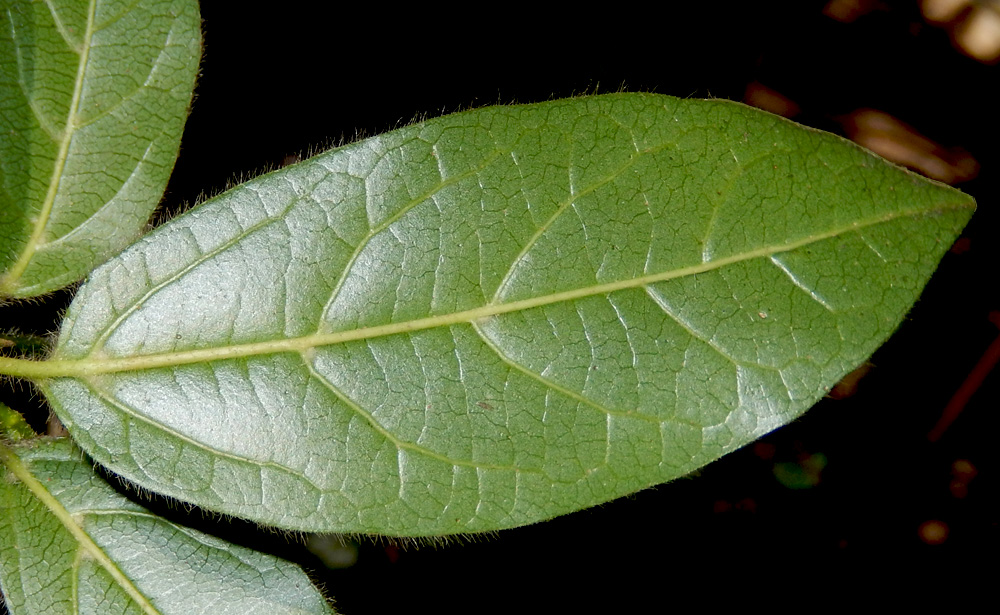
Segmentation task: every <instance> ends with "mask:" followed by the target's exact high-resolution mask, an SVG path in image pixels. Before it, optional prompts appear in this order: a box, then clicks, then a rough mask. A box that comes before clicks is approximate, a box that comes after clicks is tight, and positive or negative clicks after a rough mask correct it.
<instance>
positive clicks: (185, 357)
mask: <svg viewBox="0 0 1000 615" xmlns="http://www.w3.org/2000/svg"><path fill="white" fill-rule="evenodd" d="M968 208H969V206H968V204H966V203H955V204H949V205H941V206H939V207H936V208H933V209H909V210H904V211H896V212H891V213H889V214H886V215H883V216H879V217H875V218H872V219H869V220H865V221H861V222H854V223H851V224H848V225H845V226H841V227H837V228H835V229H832V230H830V231H826V232H823V233H817V234H813V235H809V236H807V237H803V238H801V239H799V240H796V241H792V242H787V243H783V244H780V245H771V246H764V247H761V248H757V249H755V250H749V251H747V252H742V253H739V254H734V255H730V256H727V257H724V258H719V259H715V260H712V261H708V262H703V263H698V264H695V265H691V266H688V267H681V268H678V269H671V270H668V271H662V272H658V273H653V274H647V275H643V276H638V277H635V278H629V279H627V280H617V281H614V282H607V283H603V284H595V285H592V286H586V287H582V288H575V289H571V290H566V291H561V292H558V293H551V294H547V295H541V296H536V297H530V298H528V299H521V300H518V301H511V302H508V303H495V302H489V303H486V304H485V305H482V306H480V307H476V308H472V309H468V310H462V311H458V312H453V313H449V314H440V315H436V316H428V317H425V318H417V319H413V320H407V321H402V322H393V323H388V324H384V325H376V326H371V327H362V328H358V329H353V330H348V331H335V332H331V333H315V334H311V335H305V336H300V337H293V338H286V339H277V340H267V341H262V342H250V343H245V344H235V345H231V346H217V347H212V348H202V349H196V350H186V351H180V352H164V353H154V354H148V355H137V356H133V357H124V358H106V357H92V356H91V357H84V358H81V359H53V360H49V361H44V362H40V363H39V364H38V365H37V369H33V370H32V371H33V372H34V373H33V374H27V373H25V374H23V375H25V376H26V377H29V378H40V379H46V378H62V377H85V376H89V375H98V374H109V373H116V372H131V371H141V370H147V369H156V368H162V367H173V366H179V365H188V364H192V363H203V362H211V361H221V360H227V359H240V358H246V357H251V356H260V355H268V354H276V353H283V352H292V353H303V352H306V351H308V350H311V349H314V348H318V347H322V346H331V345H335V344H343V343H347V342H353V341H359V340H367V339H373V338H379V337H385V336H389V335H398V334H402V333H412V332H416V331H423V330H427V329H434V328H439V327H448V326H452V325H457V324H462V323H474V322H477V321H482V320H484V319H487V318H491V317H494V316H500V315H503V314H509V313H511V312H519V311H524V310H529V309H533V308H538V307H544V306H547V305H553V304H556V303H562V302H566V301H574V300H578V299H583V298H586V297H592V296H595V295H605V294H610V293H613V292H617V291H622V290H630V289H635V288H642V287H645V286H648V285H650V284H656V283H659V282H665V281H668V280H673V279H677V278H682V277H686V276H691V275H697V274H700V273H706V272H709V271H713V270H716V269H720V268H722V267H726V266H729V265H733V264H736V263H739V262H744V261H749V260H753V259H756V258H766V257H770V256H772V255H774V254H779V253H782V252H789V251H792V250H795V249H798V248H801V247H804V246H807V245H810V244H814V243H817V242H820V241H823V240H826V239H831V238H834V237H838V236H840V235H844V234H846V233H851V232H857V231H860V230H862V229H864V228H867V227H870V226H875V225H878V224H884V223H887V222H891V221H893V220H897V219H901V218H908V217H917V216H926V215H930V214H935V213H938V214H941V213H945V212H948V211H952V210H959V209H968ZM22 371H23V370H22Z"/></svg>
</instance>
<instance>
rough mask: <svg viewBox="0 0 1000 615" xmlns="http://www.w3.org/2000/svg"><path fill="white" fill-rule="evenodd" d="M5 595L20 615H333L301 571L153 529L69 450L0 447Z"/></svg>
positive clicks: (154, 522)
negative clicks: (314, 614)
mask: <svg viewBox="0 0 1000 615" xmlns="http://www.w3.org/2000/svg"><path fill="white" fill-rule="evenodd" d="M0 461H2V462H3V464H4V465H6V466H7V468H6V470H7V471H6V472H5V473H4V476H3V477H0V584H2V586H3V594H4V599H5V600H6V601H7V606H8V608H9V609H10V610H11V612H12V613H13V614H14V615H17V614H18V613H25V614H28V613H45V614H47V615H60V614H62V613H66V614H67V615H69V614H73V615H77V614H87V613H93V614H95V615H112V614H114V613H146V614H147V615H149V614H155V613H162V614H164V615H166V614H168V613H178V614H184V615H188V614H191V613H205V614H209V613H210V614H212V615H217V614H223V613H231V614H233V615H244V614H248V613H256V614H260V615H274V614H278V613H289V614H291V613H297V614H301V615H305V614H306V613H330V612H331V611H330V609H329V607H328V606H327V604H326V602H325V600H324V599H323V597H322V596H321V595H320V594H319V593H318V592H317V591H316V589H315V588H314V587H313V586H312V584H311V583H310V582H309V580H308V578H306V576H305V574H304V573H303V572H302V571H301V570H300V569H299V568H298V567H297V566H295V565H294V564H290V563H288V562H285V561H282V560H279V559H277V558H275V557H272V556H269V555H264V554H262V553H257V552H255V551H251V550H249V549H246V548H243V547H238V546H236V545H232V544H230V543H227V542H225V541H222V540H219V539H217V538H214V537H212V536H208V535H206V534H202V533H201V532H197V531H195V530H192V529H189V528H185V527H181V526H178V525H175V524H173V523H170V522H168V521H166V520H165V519H162V518H160V517H156V516H154V515H152V514H151V513H149V512H148V511H146V510H145V509H144V508H142V507H141V506H139V505H137V504H134V503H132V502H130V501H129V500H127V499H126V498H124V497H122V496H121V495H119V494H117V493H116V492H115V491H114V490H113V489H112V488H111V487H110V486H109V485H108V484H107V483H106V482H104V481H103V480H102V479H101V478H99V477H98V476H97V475H96V474H94V472H93V470H92V469H91V467H90V464H89V463H88V462H87V461H86V460H85V459H84V458H83V456H82V455H81V453H80V451H79V449H77V448H76V447H74V446H73V445H72V443H71V442H69V441H68V440H50V441H44V442H43V441H38V440H35V441H33V442H31V443H26V444H22V445H17V446H15V447H7V446H5V445H3V444H0Z"/></svg>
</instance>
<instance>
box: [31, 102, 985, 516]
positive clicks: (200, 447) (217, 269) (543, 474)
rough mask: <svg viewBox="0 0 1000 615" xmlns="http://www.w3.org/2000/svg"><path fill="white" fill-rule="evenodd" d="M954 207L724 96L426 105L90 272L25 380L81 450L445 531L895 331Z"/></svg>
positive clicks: (613, 464) (636, 475) (687, 463)
mask: <svg viewBox="0 0 1000 615" xmlns="http://www.w3.org/2000/svg"><path fill="white" fill-rule="evenodd" d="M973 208H974V203H973V201H972V199H971V198H969V197H967V196H965V195H963V194H961V193H959V192H957V191H954V190H952V189H950V188H947V187H944V186H941V185H938V184H934V183H931V182H929V181H927V180H924V179H921V178H919V177H916V176H914V175H912V174H910V173H908V172H905V171H903V170H900V169H899V168H896V167H894V166H891V165H889V164H888V163H885V162H884V161H882V160H880V159H878V158H876V157H874V156H872V155H871V154H868V153H866V152H864V151H862V150H860V149H859V148H857V147H855V146H853V145H851V144H849V143H847V142H845V141H843V140H841V139H839V138H837V137H833V136H830V135H827V134H822V133H819V132H816V131H813V130H809V129H804V128H802V127H799V126H797V125H794V124H792V123H790V122H787V121H785V120H782V119H780V118H776V117H773V116H770V115H767V114H765V113H762V112H759V111H756V110H752V109H750V108H748V107H744V106H742V105H739V104H735V103H728V102H721V101H696V100H688V101H682V100H678V99H674V98H669V97H664V96H656V95H640V94H619V95H609V96H595V97H584V98H576V99H571V100H564V101H555V102H549V103H544V104H537V105H528V106H514V107H494V108H486V109H481V110H477V111H471V112H467V113H460V114H456V115H451V116H446V117H442V118H439V119H434V120H430V121H427V122H423V123H419V124H415V125H413V126H409V127H407V128H404V129H401V130H397V131H394V132H390V133H387V134H385V135H382V136H379V137H375V138H372V139H367V140H364V141H360V142H358V143H355V144H352V145H349V146H346V147H343V148H340V149H336V150H333V151H330V152H328V153H325V154H322V155H320V156H317V157H315V158H312V159H310V160H307V161H305V162H302V163H300V164H297V165H295V166H292V167H288V168H286V169H283V170H281V171H279V172H275V173H272V174H269V175H265V176H262V177H260V178H258V179H256V180H254V181H251V182H249V183H247V184H244V185H242V186H240V187H239V188H237V189H234V190H231V191H229V192H227V193H225V194H222V195H220V196H218V197H216V198H215V199H213V200H211V201H209V202H206V203H205V204H204V205H203V206H201V207H199V208H197V209H195V210H193V211H191V212H190V213H188V214H187V215H185V216H182V217H180V218H178V219H176V220H174V221H172V222H171V223H169V224H168V225H166V226H164V227H162V228H160V229H159V230H158V231H156V232H154V233H153V234H151V235H149V236H148V237H146V238H144V239H143V240H141V241H140V242H138V243H137V244H136V245H134V246H133V247H132V248H130V249H129V250H127V251H126V252H125V253H123V254H122V255H121V256H119V257H117V258H115V259H114V260H113V261H111V262H109V263H108V264H107V265H106V266H104V267H102V268H101V269H100V270H98V271H97V272H96V273H95V274H93V276H92V278H91V279H90V281H89V282H88V283H87V284H86V285H85V286H84V288H83V289H82V290H81V291H80V293H79V295H78V297H77V298H76V300H75V301H74V303H73V305H72V307H71V309H70V312H69V314H68V317H67V319H66V320H65V323H64V326H63V329H62V332H61V334H60V338H59V343H58V347H57V349H56V350H55V353H54V356H53V359H54V363H53V364H52V368H53V369H54V370H57V371H58V372H59V373H60V374H61V375H62V376H63V377H55V378H52V379H49V380H48V381H45V382H43V383H42V384H43V386H44V390H45V392H46V394H47V396H48V397H49V399H50V401H51V402H52V404H53V405H54V407H55V410H56V412H57V414H58V415H59V418H61V419H62V420H63V422H64V423H65V424H66V426H67V427H68V428H69V430H70V432H71V433H72V435H73V436H74V437H75V438H77V440H78V441H79V442H80V444H81V445H82V446H83V447H84V448H85V449H86V450H87V451H88V452H89V453H90V454H92V455H93V457H94V458H95V459H96V460H97V461H98V462H100V463H102V464H105V465H107V466H108V467H109V468H111V469H112V470H113V471H115V472H117V473H119V474H121V475H122V476H124V477H126V478H128V479H129V480H132V481H135V482H137V483H139V484H141V485H142V486H144V487H146V488H148V489H151V490H154V491H158V492H161V493H165V494H168V495H171V496H174V497H177V498H180V499H182V500H185V501H189V502H193V503H196V504H198V505H201V506H204V507H206V508H209V509H212V510H217V511H224V512H226V513H230V514H233V515H237V516H240V517H247V518H251V519H255V520H258V521H260V522H263V523H268V524H273V525H277V526H282V527H287V528H301V529H310V530H337V531H357V532H378V533H385V534H411V535H424V534H447V533H452V532H473V531H483V530H491V529H496V528H504V527H510V526H516V525H520V524H525V523H531V522H534V521H538V520H540V519H546V518H549V517H553V516H555V515H559V514H562V513H566V512H569V511H572V510H577V509H580V508H583V507H586V506H590V505H593V504H597V503H599V502H605V501H608V500H610V499H612V498H615V497H618V496H621V495H624V494H627V493H630V492H634V491H636V490H638V489H642V488H644V487H647V486H650V485H653V484H657V483H660V482H663V481H668V480H670V479H672V478H675V477H678V476H681V475H683V474H685V473H687V472H690V471H691V470H693V469H695V468H698V467H700V466H703V465H705V464H707V463H708V462H710V461H712V460H714V459H716V458H718V457H720V456H721V455H724V454H725V453H727V452H729V451H732V450H734V449H736V448H738V447H740V446H742V445H744V444H746V443H748V442H750V441H752V440H753V439H755V438H757V437H759V436H761V435H762V434H765V433H767V432H768V431H770V430H773V429H774V428H776V427H778V426H780V425H782V424H784V423H787V422H788V421H790V420H792V419H793V418H795V417H796V416H798V415H800V414H801V413H802V412H804V411H805V410H806V409H807V408H809V406H811V405H812V404H813V403H815V402H816V401H817V400H818V399H819V398H820V397H822V396H823V395H824V393H825V392H826V391H827V390H828V388H829V387H830V386H832V385H833V384H834V383H835V382H836V381H837V380H838V379H839V378H840V377H841V376H842V375H844V374H845V373H846V372H848V371H849V370H851V369H852V368H854V367H855V366H856V365H857V364H859V363H860V362H862V361H863V360H864V359H865V358H866V357H868V355H869V354H871V353H872V352H873V351H874V350H875V349H876V348H877V347H878V346H879V345H880V344H881V343H882V342H883V341H884V340H885V339H886V338H887V337H888V336H889V335H890V334H891V333H892V331H893V330H894V329H895V328H896V326H897V324H898V323H899V322H900V320H901V319H902V317H903V316H904V315H905V314H906V312H907V310H908V309H909V308H910V306H911V305H912V303H913V302H914V300H915V299H916V298H917V296H918V294H919V292H920V290H921V288H922V287H923V286H924V284H925V283H926V281H927V279H928V278H929V276H930V275H931V273H932V272H933V271H934V268H935V266H936V263H937V261H938V259H939V258H940V257H941V255H942V254H943V253H944V252H945V251H946V250H947V249H948V247H949V246H950V244H951V243H952V241H953V240H954V238H955V237H956V235H957V233H958V232H959V231H960V229H961V228H962V227H963V226H964V224H965V223H966V221H967V220H968V218H969V216H970V215H971V213H972V211H973Z"/></svg>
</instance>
